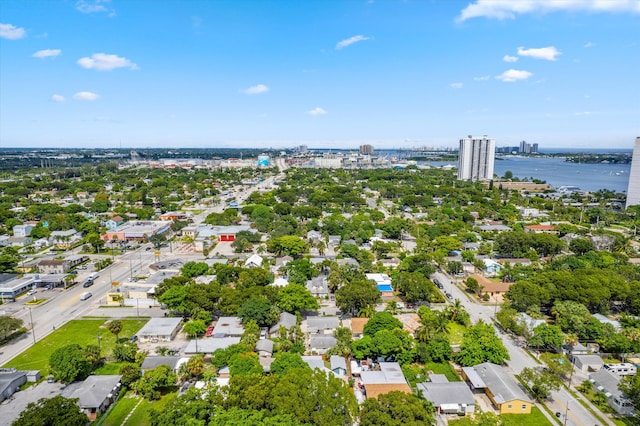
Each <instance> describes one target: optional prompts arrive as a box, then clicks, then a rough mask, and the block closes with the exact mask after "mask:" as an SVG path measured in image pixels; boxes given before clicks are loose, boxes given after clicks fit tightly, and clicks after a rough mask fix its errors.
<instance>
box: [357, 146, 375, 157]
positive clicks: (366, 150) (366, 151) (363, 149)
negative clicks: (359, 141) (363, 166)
mask: <svg viewBox="0 0 640 426" xmlns="http://www.w3.org/2000/svg"><path fill="white" fill-rule="evenodd" d="M360 155H373V145H360Z"/></svg>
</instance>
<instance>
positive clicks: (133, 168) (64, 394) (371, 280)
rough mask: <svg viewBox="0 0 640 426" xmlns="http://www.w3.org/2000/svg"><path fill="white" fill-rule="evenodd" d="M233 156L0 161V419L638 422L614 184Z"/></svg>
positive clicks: (630, 293)
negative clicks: (54, 164) (69, 166)
mask: <svg viewBox="0 0 640 426" xmlns="http://www.w3.org/2000/svg"><path fill="white" fill-rule="evenodd" d="M232 161H233V160H231V159H225V160H224V161H220V162H218V163H217V165H216V166H211V167H204V166H202V164H200V166H197V165H190V163H188V162H182V163H181V166H180V167H174V166H167V167H155V166H152V165H151V166H150V165H147V164H144V163H143V162H140V161H139V160H136V161H133V160H124V159H123V160H120V161H118V162H111V161H105V162H103V163H99V164H98V165H97V166H96V167H92V168H88V167H87V168H78V169H77V171H76V173H73V176H72V177H66V176H64V175H61V174H60V173H59V172H58V171H57V170H56V169H52V170H50V171H48V172H47V173H43V171H42V170H37V173H36V172H35V171H28V170H27V171H25V173H24V175H23V176H22V177H21V176H14V177H13V178H12V180H11V182H0V194H2V199H1V204H0V213H2V215H3V218H4V221H3V222H2V223H1V224H0V229H1V230H2V232H3V233H4V238H2V239H0V241H4V243H3V244H4V248H2V252H1V253H2V254H1V255H0V267H1V268H2V270H1V271H0V272H1V273H0V296H1V297H2V302H3V305H2V312H3V316H2V317H1V321H2V323H3V324H4V328H3V329H4V333H3V336H2V337H3V341H2V342H3V347H2V348H0V360H1V361H2V371H0V395H1V398H2V403H1V404H0V415H1V416H2V418H4V419H8V420H7V421H8V423H7V424H10V423H12V422H13V421H19V417H20V416H27V414H21V413H25V412H26V411H25V410H27V409H28V407H30V406H29V403H32V404H34V405H32V406H31V407H32V408H33V407H36V406H37V405H38V404H44V402H42V401H44V400H43V398H45V400H51V404H55V407H54V408H51V409H52V410H53V409H56V410H57V409H62V408H63V407H64V406H65V405H64V404H65V403H66V401H67V400H73V401H75V404H77V406H78V407H79V412H80V413H82V415H83V416H85V417H84V418H83V419H85V422H89V421H91V422H94V421H95V422H106V424H126V423H125V419H127V418H128V416H134V417H135V418H139V419H142V420H140V421H141V422H142V423H140V424H152V425H168V424H186V423H187V422H188V420H189V421H190V420H194V419H198V420H212V419H214V418H216V416H223V415H224V416H229V417H228V419H229V420H228V421H230V422H234V421H235V422H236V423H233V424H241V423H237V422H238V421H239V420H238V419H241V418H244V417H243V416H253V417H252V418H255V419H265V418H267V417H271V416H275V417H274V418H275V419H277V420H273V421H277V422H281V423H277V424H318V425H325V424H345V425H346V424H395V423H375V422H374V421H373V420H371V419H374V418H377V417H378V416H380V418H386V416H389V415H390V414H389V413H392V412H394V411H395V410H405V415H406V416H407V419H409V420H407V423H408V424H434V425H435V424H437V425H445V424H452V425H456V424H457V425H460V426H464V425H469V424H471V425H475V424H486V422H489V421H495V422H500V421H505V422H507V421H509V422H511V423H504V424H522V425H525V426H526V425H544V424H555V423H558V422H559V423H562V424H571V425H584V424H600V425H616V424H625V425H633V424H638V423H637V417H636V410H635V406H636V404H637V403H638V395H640V386H639V384H640V382H639V379H637V378H636V372H637V368H638V365H640V339H638V336H639V335H640V333H639V330H640V317H639V315H640V269H639V268H640V266H638V265H639V264H640V262H639V259H640V252H638V244H637V242H638V236H637V235H636V233H635V227H637V225H638V224H639V223H638V218H640V216H637V217H636V216H634V215H633V214H631V213H632V212H637V209H635V210H634V209H622V208H620V207H619V205H618V203H619V194H615V193H610V192H606V191H601V192H597V193H589V192H580V191H574V192H572V193H564V192H563V193H560V192H557V191H555V190H553V188H550V187H546V188H545V189H544V190H540V191H539V192H536V191H530V190H529V189H523V190H516V189H504V188H503V187H502V184H501V182H502V181H503V180H504V178H501V177H496V179H495V181H491V182H473V181H464V180H457V179H456V178H455V175H454V172H453V171H451V170H450V169H448V168H447V169H444V168H439V167H416V166H415V165H407V166H406V167H403V168H400V169H393V168H371V169H353V170H351V169H344V170H330V169H326V168H309V167H297V166H295V164H297V163H298V160H296V159H295V157H294V156H292V155H281V156H277V157H275V158H274V159H273V164H272V165H271V166H269V167H264V166H261V167H258V166H257V163H256V164H255V165H251V164H249V165H248V166H246V167H228V166H229V165H230V164H231V162H232ZM243 161H247V160H243ZM36 175H37V178H36ZM525 187H527V186H526V185H525ZM16 188H18V189H20V190H17V189H16ZM32 194H38V195H39V196H40V198H39V199H37V200H36V199H34V198H33V197H30V195H32ZM44 194H46V197H44ZM587 206H588V207H587ZM38 241H41V243H37V242H38ZM632 243H636V244H632ZM87 294H88V296H87ZM37 354H43V355H42V356H41V355H37ZM45 354H46V355H45ZM30 360H31V361H30ZM253 383H259V386H260V387H261V389H262V390H261V391H260V392H264V396H263V397H261V398H262V399H259V398H258V399H255V400H254V402H252V403H251V404H247V403H245V402H242V401H245V399H246V398H249V397H248V396H247V395H249V394H252V392H255V391H256V388H254V387H252V386H253V385H252V384H253ZM256 386H257V385H256ZM311 388H317V389H322V392H321V393H320V394H313V393H312V392H311V391H310V390H309V389H311ZM329 392H330V394H329ZM318 395H320V396H318ZM256 398H257V397H256ZM39 401H40V402H39ZM131 401H135V402H136V403H135V404H133V405H132V404H131ZM198 401H203V402H202V403H203V404H204V401H209V402H210V407H208V408H203V407H201V408H198V409H196V407H199V405H198V404H201V402H198ZM292 401H297V402H299V403H300V404H301V405H300V406H301V407H302V406H304V407H313V408H312V409H311V410H297V409H295V407H293V406H292V404H293V405H295V404H294V403H293V402H292ZM297 402H296V404H297ZM160 403H161V404H162V407H163V408H162V411H161V412H159V411H154V410H156V408H154V407H158V406H159V405H158V404H160ZM190 404H194V405H193V408H194V410H195V411H194V414H193V416H194V417H189V418H187V417H179V420H178V417H176V416H187V414H186V412H187V411H185V406H186V405H190ZM268 410H269V411H268ZM196 412H197V413H196ZM152 413H153V414H152ZM223 413H224V414H223ZM267 413H268V414H267ZM337 413H340V414H339V415H338V414H337ZM136 416H138V417H136ZM189 416H191V414H190V415H189ZM198 416H202V417H198ZM265 416H267V417H265ZM514 416H515V417H514ZM220 418H222V417H220ZM234 419H235V420H234ZM501 419H503V420H501ZM514 419H517V420H514ZM126 421H128V420H126ZM260 421H262V420H260ZM183 422H184V423H183ZM287 422H288V423H287ZM412 422H413V423H412ZM465 422H466V423H465ZM17 424H21V423H17ZM101 424H102V423H101ZM127 424H128V423H127ZM229 424H231V423H229ZM274 424H275V423H274ZM493 424H502V423H493Z"/></svg>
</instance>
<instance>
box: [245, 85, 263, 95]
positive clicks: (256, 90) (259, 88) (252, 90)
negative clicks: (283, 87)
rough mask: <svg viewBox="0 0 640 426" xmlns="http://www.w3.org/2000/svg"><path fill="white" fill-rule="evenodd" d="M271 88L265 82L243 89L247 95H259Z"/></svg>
mask: <svg viewBox="0 0 640 426" xmlns="http://www.w3.org/2000/svg"><path fill="white" fill-rule="evenodd" d="M268 91H269V88H268V87H267V86H265V85H264V84H257V85H255V86H251V87H248V88H246V89H244V90H243V91H242V93H244V94H245V95H259V94H261V93H267V92H268Z"/></svg>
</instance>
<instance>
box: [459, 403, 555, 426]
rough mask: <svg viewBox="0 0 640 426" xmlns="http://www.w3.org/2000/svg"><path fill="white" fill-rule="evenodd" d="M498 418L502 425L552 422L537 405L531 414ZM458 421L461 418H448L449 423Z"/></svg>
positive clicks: (533, 425) (535, 425)
mask: <svg viewBox="0 0 640 426" xmlns="http://www.w3.org/2000/svg"><path fill="white" fill-rule="evenodd" d="M500 419H501V420H502V424H503V425H504V426H548V425H551V424H552V423H551V422H549V420H547V418H546V417H545V415H544V414H542V411H540V409H539V408H538V407H531V414H502V415H500ZM458 422H463V420H450V421H449V424H452V425H455V424H456V423H458Z"/></svg>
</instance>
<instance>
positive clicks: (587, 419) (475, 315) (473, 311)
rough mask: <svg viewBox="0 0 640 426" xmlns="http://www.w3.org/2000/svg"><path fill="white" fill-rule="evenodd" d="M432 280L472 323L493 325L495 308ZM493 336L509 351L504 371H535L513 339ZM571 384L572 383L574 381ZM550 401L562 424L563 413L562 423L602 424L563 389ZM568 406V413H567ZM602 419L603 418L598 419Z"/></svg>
mask: <svg viewBox="0 0 640 426" xmlns="http://www.w3.org/2000/svg"><path fill="white" fill-rule="evenodd" d="M434 277H435V278H436V279H437V280H438V281H440V282H441V283H442V284H443V285H444V291H446V292H448V293H451V295H452V296H453V298H452V299H453V300H455V299H460V302H462V304H463V305H464V307H465V309H466V310H467V312H469V316H470V317H471V320H472V321H474V322H475V321H478V320H480V319H481V320H483V321H484V322H488V323H493V321H492V317H493V315H494V311H495V307H494V306H486V305H481V304H479V303H476V302H474V301H472V300H471V299H470V297H469V296H468V295H467V294H466V293H465V292H464V291H462V290H461V289H459V288H458V287H457V286H455V285H454V284H453V282H452V279H451V278H450V277H449V276H447V275H446V274H444V273H442V272H436V273H435V274H434ZM496 333H497V334H498V336H500V338H501V339H502V342H503V343H504V345H505V347H506V348H507V350H508V351H509V355H510V356H511V360H509V361H508V362H507V368H508V369H509V370H511V372H512V374H518V373H520V372H521V371H522V370H523V369H524V368H526V367H530V368H535V367H538V366H540V364H537V363H536V362H535V361H534V360H533V359H532V358H531V356H529V355H528V354H527V353H526V352H525V351H524V350H523V349H522V348H520V347H518V346H517V345H516V344H515V343H514V341H513V339H512V338H511V337H510V336H509V335H508V334H505V333H502V332H501V331H500V330H499V329H497V328H496ZM574 384H575V381H574ZM551 397H552V400H550V401H547V402H546V405H547V407H549V409H550V410H551V412H553V413H556V412H559V413H561V417H560V420H561V421H562V422H563V423H564V422H565V413H567V414H566V415H567V419H566V424H567V425H577V426H593V425H599V426H602V422H600V421H599V420H598V419H596V418H595V417H594V416H593V414H591V413H590V412H589V411H588V410H587V409H586V408H584V406H583V405H582V404H580V403H579V402H578V401H577V400H576V399H575V398H574V397H573V396H572V395H571V394H570V393H569V392H568V391H567V390H566V389H565V388H564V387H563V388H561V389H560V390H559V391H557V392H553V393H552V396H551ZM567 407H568V410H567ZM601 417H603V418H605V417H604V415H603V416H601ZM605 420H607V424H608V425H611V426H615V424H614V423H613V422H611V421H609V420H608V419H606V418H605Z"/></svg>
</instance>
